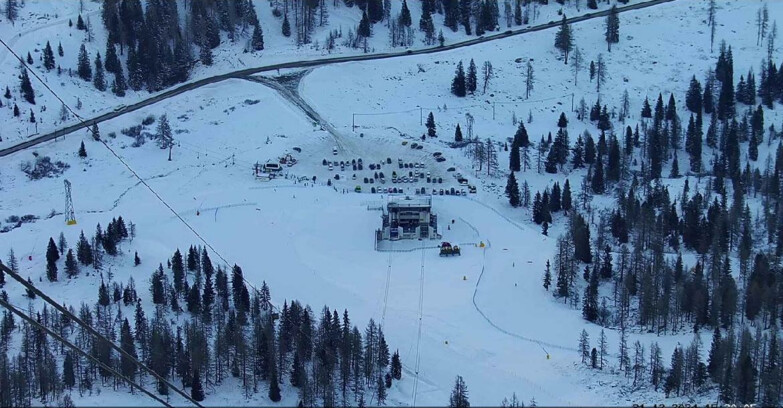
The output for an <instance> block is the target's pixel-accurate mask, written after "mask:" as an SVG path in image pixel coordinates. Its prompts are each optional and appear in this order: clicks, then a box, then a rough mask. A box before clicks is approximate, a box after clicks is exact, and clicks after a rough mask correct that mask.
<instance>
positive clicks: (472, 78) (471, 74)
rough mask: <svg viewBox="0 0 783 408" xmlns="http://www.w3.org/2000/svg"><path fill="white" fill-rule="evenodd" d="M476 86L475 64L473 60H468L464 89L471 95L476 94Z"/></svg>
mask: <svg viewBox="0 0 783 408" xmlns="http://www.w3.org/2000/svg"><path fill="white" fill-rule="evenodd" d="M477 84H478V73H477V71H476V63H475V62H473V58H471V59H470V64H469V65H468V75H467V77H465V88H466V90H467V91H468V92H470V94H471V95H473V94H474V93H475V92H476V86H477Z"/></svg>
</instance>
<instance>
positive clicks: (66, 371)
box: [63, 352, 76, 390]
mask: <svg viewBox="0 0 783 408" xmlns="http://www.w3.org/2000/svg"><path fill="white" fill-rule="evenodd" d="M63 384H64V385H65V387H66V388H68V389H69V390H70V389H72V388H73V387H74V385H76V375H74V369H73V355H72V354H71V352H66V353H65V359H63Z"/></svg>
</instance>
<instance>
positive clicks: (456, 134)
mask: <svg viewBox="0 0 783 408" xmlns="http://www.w3.org/2000/svg"><path fill="white" fill-rule="evenodd" d="M454 141H455V142H457V143H459V142H461V141H462V129H460V127H459V123H457V130H455V131H454Z"/></svg>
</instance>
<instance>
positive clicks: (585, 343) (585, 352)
mask: <svg viewBox="0 0 783 408" xmlns="http://www.w3.org/2000/svg"><path fill="white" fill-rule="evenodd" d="M579 354H581V356H582V364H584V363H585V362H586V361H587V359H588V358H589V357H590V336H588V334H587V330H585V329H582V333H580V334H579Z"/></svg>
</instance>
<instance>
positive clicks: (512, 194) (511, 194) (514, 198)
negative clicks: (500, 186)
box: [506, 171, 521, 208]
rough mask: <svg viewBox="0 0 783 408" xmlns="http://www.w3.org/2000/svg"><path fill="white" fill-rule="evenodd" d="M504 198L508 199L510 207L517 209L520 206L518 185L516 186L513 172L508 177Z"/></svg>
mask: <svg viewBox="0 0 783 408" xmlns="http://www.w3.org/2000/svg"><path fill="white" fill-rule="evenodd" d="M506 197H508V202H509V204H511V206H512V207H514V208H516V207H519V205H520V204H521V201H520V194H519V185H518V184H517V179H516V177H514V172H513V171H512V172H511V173H509V175H508V182H507V184H506Z"/></svg>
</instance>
